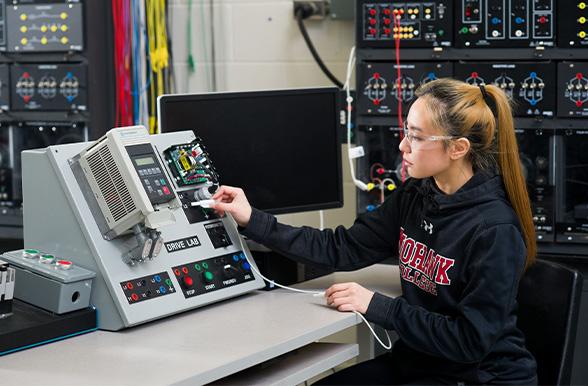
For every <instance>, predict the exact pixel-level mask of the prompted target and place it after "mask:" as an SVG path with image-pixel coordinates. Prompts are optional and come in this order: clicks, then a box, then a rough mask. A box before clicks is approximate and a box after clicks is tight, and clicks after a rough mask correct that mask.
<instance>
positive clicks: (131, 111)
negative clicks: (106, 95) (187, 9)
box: [112, 0, 172, 133]
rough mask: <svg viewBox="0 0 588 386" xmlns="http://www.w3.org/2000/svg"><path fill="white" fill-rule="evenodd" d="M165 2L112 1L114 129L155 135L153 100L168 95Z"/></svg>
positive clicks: (167, 40) (155, 107) (168, 55)
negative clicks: (143, 128)
mask: <svg viewBox="0 0 588 386" xmlns="http://www.w3.org/2000/svg"><path fill="white" fill-rule="evenodd" d="M167 15H168V9H167V4H166V1H165V0H112V17H113V27H114V68H115V76H116V80H115V81H116V93H115V95H116V97H115V104H116V117H115V125H116V126H128V125H133V124H142V125H145V126H148V127H149V131H150V132H151V133H156V132H157V119H156V112H157V106H156V101H157V97H158V96H159V95H162V94H166V93H169V92H171V79H172V71H171V66H170V62H171V61H172V60H171V49H170V48H169V47H170V45H169V43H170V42H169V38H168V23H167Z"/></svg>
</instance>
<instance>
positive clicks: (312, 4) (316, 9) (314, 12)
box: [294, 0, 329, 20]
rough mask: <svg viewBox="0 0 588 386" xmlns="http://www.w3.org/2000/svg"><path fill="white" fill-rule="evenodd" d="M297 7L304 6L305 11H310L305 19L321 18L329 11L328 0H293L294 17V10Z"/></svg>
mask: <svg viewBox="0 0 588 386" xmlns="http://www.w3.org/2000/svg"><path fill="white" fill-rule="evenodd" d="M299 7H306V8H307V9H306V12H309V13H310V16H308V17H306V18H305V19H311V20H323V19H324V18H325V17H326V16H327V15H328V13H329V1H328V0H313V1H305V0H294V18H296V11H297V10H298V9H299Z"/></svg>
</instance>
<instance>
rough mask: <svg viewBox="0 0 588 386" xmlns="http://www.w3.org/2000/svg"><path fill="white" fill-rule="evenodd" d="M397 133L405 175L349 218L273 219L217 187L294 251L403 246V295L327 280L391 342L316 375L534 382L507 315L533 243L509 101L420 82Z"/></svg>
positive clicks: (327, 255) (319, 260) (255, 230)
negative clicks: (364, 358) (326, 224)
mask: <svg viewBox="0 0 588 386" xmlns="http://www.w3.org/2000/svg"><path fill="white" fill-rule="evenodd" d="M417 97H418V98H417V100H416V101H415V102H414V103H413V105H412V106H411V108H410V111H409V113H408V116H407V120H406V125H405V132H404V134H405V135H404V139H403V140H402V142H401V143H400V146H399V147H400V150H401V151H402V153H403V158H404V163H405V165H406V168H407V171H408V173H409V175H410V176H411V177H412V178H411V179H410V180H409V181H408V182H406V183H405V184H403V185H402V186H401V187H399V188H398V189H397V190H396V191H394V192H393V193H392V194H390V196H389V197H388V199H387V200H386V201H385V202H384V203H383V204H382V205H381V206H380V207H379V208H378V209H377V210H376V211H374V212H370V213H367V214H365V215H363V216H360V217H359V218H358V219H357V220H356V221H355V223H354V225H353V226H352V227H351V228H349V229H345V228H344V227H342V226H339V227H337V228H336V229H335V230H334V231H333V230H324V231H322V232H321V231H319V230H316V229H312V228H309V227H301V228H295V227H290V226H287V225H283V224H280V223H278V222H277V221H276V219H275V217H273V216H271V215H269V214H266V213H263V212H261V211H258V210H256V209H253V208H251V206H250V205H249V203H248V201H247V198H246V196H245V194H244V193H243V191H242V190H240V189H237V188H231V187H221V188H220V189H219V190H218V191H217V192H216V194H215V195H214V197H213V198H214V199H215V200H217V204H216V205H215V208H216V209H217V211H219V212H220V213H221V214H222V213H224V212H229V213H231V215H232V216H233V217H234V218H235V220H236V222H237V223H238V224H239V226H240V227H241V232H242V233H243V234H244V235H246V236H248V237H250V238H251V239H253V240H255V241H257V242H259V243H262V244H264V245H266V246H267V247H269V248H272V249H274V250H276V251H278V252H281V253H283V254H284V255H286V256H289V257H291V258H293V259H295V260H297V261H300V262H303V263H313V264H322V265H326V266H329V267H331V268H335V269H337V270H355V269H359V268H362V267H365V266H368V265H370V264H374V263H377V262H379V261H381V260H383V259H385V258H387V257H390V256H393V255H395V256H398V257H399V268H400V274H401V279H402V280H401V282H402V296H400V297H397V298H391V297H387V296H384V295H382V294H379V293H374V292H372V291H370V290H368V289H366V288H363V287H362V286H360V285H358V284H356V283H341V284H335V285H333V286H331V287H330V288H329V289H327V291H326V292H325V297H326V299H327V303H328V304H329V305H331V306H333V307H336V308H337V309H338V310H339V311H352V310H354V311H358V312H361V313H362V314H364V315H365V317H366V318H367V319H368V320H369V321H371V322H374V323H376V324H378V325H380V326H382V327H384V328H386V329H389V330H395V331H396V332H397V334H398V336H399V340H398V341H397V342H396V343H395V345H394V347H393V349H392V351H391V352H390V353H388V354H386V355H383V356H380V357H378V358H376V359H374V360H371V361H368V362H364V363H362V364H359V365H356V366H353V367H350V368H348V369H346V370H344V371H342V372H339V373H336V374H334V375H332V376H330V377H328V378H326V379H324V380H323V381H321V383H323V384H509V385H515V384H524V385H528V384H536V383H537V378H536V363H535V360H534V358H533V356H532V355H531V354H530V353H529V352H528V351H527V350H526V348H525V345H524V337H523V334H522V332H521V331H520V330H519V329H518V328H517V327H516V321H517V317H516V308H517V306H516V295H517V290H518V283H519V279H520V277H521V275H522V274H523V272H524V270H525V267H527V266H529V265H530V264H532V263H533V261H534V258H535V254H536V244H535V232H534V225H533V222H532V219H531V208H530V204H529V198H528V195H527V191H526V187H525V180H524V178H523V175H522V171H521V167H520V162H519V156H518V147H517V143H516V138H515V132H514V126H513V118H512V111H511V107H510V105H509V101H508V99H507V97H506V95H505V94H504V93H503V92H502V91H501V90H500V89H499V88H497V87H495V86H485V87H484V86H480V87H476V86H472V85H469V84H466V83H463V82H460V81H456V80H452V79H440V80H436V81H433V82H430V83H428V84H425V85H423V86H421V88H420V89H419V90H418V91H417Z"/></svg>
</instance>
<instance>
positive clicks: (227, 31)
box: [169, 0, 356, 227]
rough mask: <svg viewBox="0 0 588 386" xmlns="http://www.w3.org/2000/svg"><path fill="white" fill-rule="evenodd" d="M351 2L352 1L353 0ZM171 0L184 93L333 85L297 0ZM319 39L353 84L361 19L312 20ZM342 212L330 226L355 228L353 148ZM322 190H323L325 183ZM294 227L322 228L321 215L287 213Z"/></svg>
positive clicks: (328, 216) (329, 218) (331, 214)
mask: <svg viewBox="0 0 588 386" xmlns="http://www.w3.org/2000/svg"><path fill="white" fill-rule="evenodd" d="M350 1H351V0H350ZM210 3H211V2H210V0H193V2H192V6H191V11H190V6H189V1H188V0H170V2H169V4H170V17H171V25H172V29H171V38H172V44H173V53H174V62H173V66H174V71H175V75H176V85H177V90H176V92H179V93H197V92H209V91H242V90H264V89H279V88H296V87H317V86H331V85H332V84H331V82H330V80H329V79H328V78H327V77H326V76H325V75H324V74H323V73H322V71H321V70H320V69H319V67H318V65H317V64H316V63H315V61H314V60H313V58H312V56H311V54H310V52H309V50H308V48H307V46H306V44H305V42H304V39H303V38H302V35H301V34H300V31H299V29H298V25H297V23H296V20H295V19H294V16H293V1H292V0H215V1H213V8H212V11H213V12H212V13H213V15H214V16H213V19H214V20H213V21H212V20H211V17H210V15H211V8H210ZM190 18H191V21H192V34H191V51H192V55H193V58H194V62H195V71H194V72H190V71H189V70H188V68H189V67H188V51H189V50H188V43H189V40H190V39H188V21H189V20H190ZM211 22H212V23H213V25H214V51H215V59H216V63H215V64H214V68H215V70H216V88H215V87H214V85H213V82H212V63H211V58H212V50H211V29H210V24H211ZM305 24H306V27H307V30H308V33H309V35H310V36H311V39H312V41H313V43H314V45H315V47H316V49H317V51H318V52H319V54H320V55H321V57H322V59H323V61H324V62H325V63H326V65H327V67H328V68H329V69H330V70H331V72H332V73H333V74H335V76H336V77H337V78H338V79H339V80H340V81H341V82H344V81H345V79H344V78H345V71H346V68H347V59H348V56H349V51H350V49H351V47H352V45H353V43H354V36H353V22H352V21H336V20H331V19H329V18H327V19H325V20H323V21H311V20H307V21H305ZM342 154H343V167H344V168H343V173H344V201H345V205H344V207H343V208H342V209H332V210H326V211H325V226H326V227H335V226H337V225H340V224H343V225H346V226H349V225H351V224H352V223H353V220H354V219H355V212H356V199H355V188H354V186H353V184H352V183H351V176H350V173H349V165H348V161H347V158H346V154H347V152H346V147H345V146H344V148H343V151H342ZM317 189H320V187H317ZM279 219H280V221H282V222H285V223H289V224H292V225H309V226H315V227H318V226H319V213H318V212H306V213H300V214H289V215H281V216H279Z"/></svg>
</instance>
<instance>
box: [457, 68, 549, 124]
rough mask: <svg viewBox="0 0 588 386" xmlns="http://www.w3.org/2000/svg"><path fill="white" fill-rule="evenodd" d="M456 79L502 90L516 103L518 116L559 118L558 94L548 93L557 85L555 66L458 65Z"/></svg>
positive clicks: (515, 112) (515, 111)
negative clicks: (556, 96)
mask: <svg viewBox="0 0 588 386" xmlns="http://www.w3.org/2000/svg"><path fill="white" fill-rule="evenodd" d="M455 78H456V79H460V80H463V81H466V82H467V83H469V84H473V85H480V84H494V85H496V86H498V87H500V88H501V89H503V90H504V91H505V92H506V94H507V95H508V96H510V97H512V99H513V100H514V101H515V102H516V107H515V110H514V114H515V115H516V116H527V117H537V116H541V117H553V116H554V115H555V94H554V93H552V92H548V90H551V89H552V88H553V87H554V86H555V84H556V82H555V63H550V62H534V63H530V62H527V63H525V62H512V63H500V62H493V63H475V62H459V63H456V65H455Z"/></svg>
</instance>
